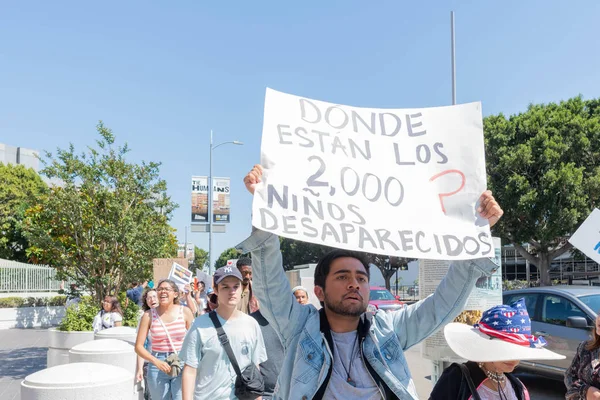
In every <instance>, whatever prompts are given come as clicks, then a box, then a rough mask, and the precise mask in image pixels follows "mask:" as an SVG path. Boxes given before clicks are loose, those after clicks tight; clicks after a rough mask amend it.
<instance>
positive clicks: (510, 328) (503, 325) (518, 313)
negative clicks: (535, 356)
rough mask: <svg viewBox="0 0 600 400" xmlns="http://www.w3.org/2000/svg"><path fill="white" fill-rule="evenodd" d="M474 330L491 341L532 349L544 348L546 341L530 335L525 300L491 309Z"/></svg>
mask: <svg viewBox="0 0 600 400" xmlns="http://www.w3.org/2000/svg"><path fill="white" fill-rule="evenodd" d="M474 327H475V328H477V329H479V331H480V332H481V333H483V334H485V335H487V336H489V337H490V338H491V339H492V338H494V339H500V340H503V341H505V342H509V343H513V344H518V345H520V346H527V347H533V348H541V347H544V346H546V340H545V339H544V338H542V337H536V336H534V335H532V334H531V319H530V318H529V313H528V312H527V307H526V306H525V299H519V300H517V301H516V302H514V303H513V304H511V305H500V306H496V307H492V308H490V309H489V310H487V311H485V312H484V313H483V316H482V317H481V320H480V321H479V323H477V324H475V325H474Z"/></svg>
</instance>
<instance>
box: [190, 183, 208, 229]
mask: <svg viewBox="0 0 600 400" xmlns="http://www.w3.org/2000/svg"><path fill="white" fill-rule="evenodd" d="M192 222H208V177H206V176H192Z"/></svg>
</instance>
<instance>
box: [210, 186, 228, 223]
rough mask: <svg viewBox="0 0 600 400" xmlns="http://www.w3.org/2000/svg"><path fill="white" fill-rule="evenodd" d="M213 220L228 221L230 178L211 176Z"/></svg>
mask: <svg viewBox="0 0 600 400" xmlns="http://www.w3.org/2000/svg"><path fill="white" fill-rule="evenodd" d="M213 189H214V190H213V222H218V223H227V222H230V213H231V207H230V202H231V199H230V190H231V179H230V178H213Z"/></svg>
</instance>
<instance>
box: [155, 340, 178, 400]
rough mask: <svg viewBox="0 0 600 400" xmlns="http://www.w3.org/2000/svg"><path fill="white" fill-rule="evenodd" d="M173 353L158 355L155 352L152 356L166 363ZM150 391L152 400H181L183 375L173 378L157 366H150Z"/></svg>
mask: <svg viewBox="0 0 600 400" xmlns="http://www.w3.org/2000/svg"><path fill="white" fill-rule="evenodd" d="M169 354H171V353H158V352H155V351H153V352H152V355H153V356H154V357H156V358H158V359H159V360H161V361H164V360H165V359H166V358H167V357H168V356H169ZM148 390H149V391H150V397H151V398H152V400H181V374H179V375H178V376H177V377H175V378H171V377H170V376H169V375H167V374H165V373H164V372H162V371H161V370H159V369H158V368H156V365H154V364H152V363H149V364H148Z"/></svg>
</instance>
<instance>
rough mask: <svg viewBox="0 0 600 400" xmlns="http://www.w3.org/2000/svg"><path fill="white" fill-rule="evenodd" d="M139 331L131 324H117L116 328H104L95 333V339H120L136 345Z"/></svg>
mask: <svg viewBox="0 0 600 400" xmlns="http://www.w3.org/2000/svg"><path fill="white" fill-rule="evenodd" d="M136 338H137V331H136V329H135V328H132V327H130V326H117V327H114V328H108V329H102V330H101V331H99V332H97V333H96V334H95V335H94V339H96V340H99V339H118V340H123V341H125V342H128V343H131V344H132V345H134V346H135V339H136Z"/></svg>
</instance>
